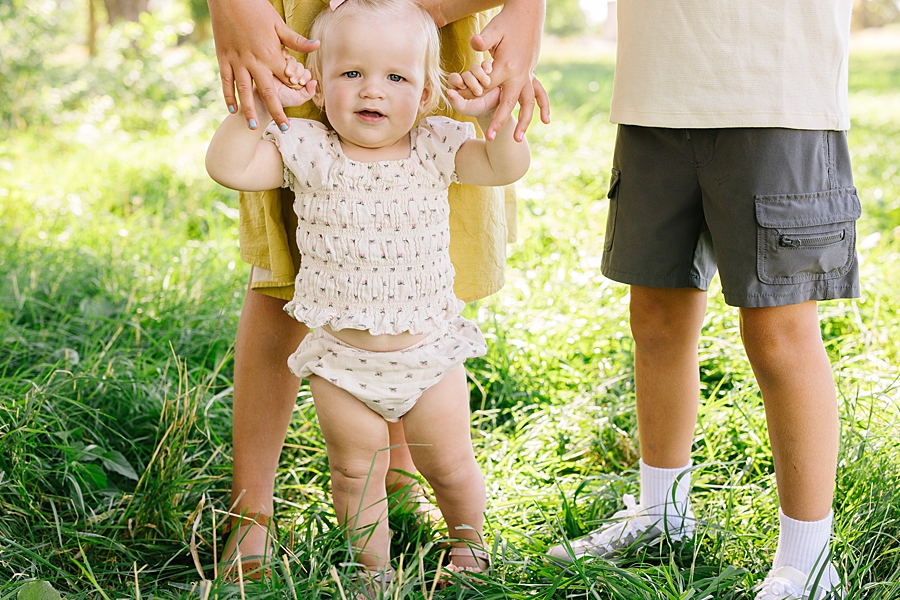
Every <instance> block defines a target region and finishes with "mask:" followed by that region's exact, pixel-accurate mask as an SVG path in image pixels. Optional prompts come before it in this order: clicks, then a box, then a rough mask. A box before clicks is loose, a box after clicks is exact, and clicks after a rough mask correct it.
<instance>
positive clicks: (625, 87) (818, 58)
mask: <svg viewBox="0 0 900 600" xmlns="http://www.w3.org/2000/svg"><path fill="white" fill-rule="evenodd" d="M852 4H853V0H620V1H619V2H618V4H617V14H618V50H617V58H616V74H615V83H614V87H613V98H612V109H611V113H610V120H611V121H612V122H613V123H622V124H629V125H642V126H647V127H675V128H719V127H786V128H790V129H814V130H845V129H849V128H850V115H849V110H848V108H847V57H848V46H849V35H850V13H851V9H852Z"/></svg>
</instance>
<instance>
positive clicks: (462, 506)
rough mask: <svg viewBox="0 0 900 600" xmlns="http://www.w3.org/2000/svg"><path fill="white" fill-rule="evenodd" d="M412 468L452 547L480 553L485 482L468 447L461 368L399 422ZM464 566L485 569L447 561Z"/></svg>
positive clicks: (457, 559) (460, 559) (458, 559)
mask: <svg viewBox="0 0 900 600" xmlns="http://www.w3.org/2000/svg"><path fill="white" fill-rule="evenodd" d="M403 421H404V425H405V430H406V438H407V440H408V441H409V443H410V444H411V446H410V453H411V454H412V457H413V460H415V463H416V466H418V467H419V470H420V471H421V472H422V474H423V475H424V476H425V478H426V479H427V480H428V483H430V484H431V487H432V488H433V489H434V495H435V498H436V499H437V503H438V507H439V508H440V509H441V513H442V514H443V515H444V521H446V523H447V530H448V532H449V535H450V538H451V539H455V540H457V541H455V542H451V544H452V545H453V546H454V547H460V548H466V547H469V546H472V547H474V548H482V547H483V546H484V540H483V527H484V511H485V504H486V500H485V489H484V477H483V476H482V474H481V470H480V469H479V467H478V463H477V462H476V460H475V452H474V450H473V448H472V438H471V428H472V425H471V421H470V415H469V387H468V385H467V383H466V373H465V369H464V368H463V367H458V368H457V369H455V370H454V371H453V372H452V373H448V374H447V375H446V376H444V378H443V379H441V381H440V382H438V383H437V384H435V385H434V386H432V387H430V388H429V389H428V390H426V391H425V393H424V394H422V397H421V398H419V401H418V402H417V403H416V405H415V406H414V407H413V408H412V410H410V411H409V412H408V413H406V415H405V416H404V417H403ZM451 562H452V563H453V564H455V565H457V566H462V567H479V568H484V567H485V566H486V565H485V564H483V563H480V561H479V560H478V559H477V558H476V557H475V556H474V555H472V554H460V555H457V556H453V557H451Z"/></svg>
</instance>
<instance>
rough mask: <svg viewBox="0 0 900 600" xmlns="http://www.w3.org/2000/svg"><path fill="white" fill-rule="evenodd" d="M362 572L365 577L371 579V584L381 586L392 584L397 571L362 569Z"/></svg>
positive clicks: (390, 569)
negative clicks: (375, 583) (374, 583)
mask: <svg viewBox="0 0 900 600" xmlns="http://www.w3.org/2000/svg"><path fill="white" fill-rule="evenodd" d="M362 572H363V573H365V575H366V577H368V578H369V579H371V580H372V581H373V582H377V583H381V584H385V583H390V582H392V581H393V580H394V575H396V574H397V571H396V570H395V569H394V568H393V567H390V568H387V569H384V570H379V569H362Z"/></svg>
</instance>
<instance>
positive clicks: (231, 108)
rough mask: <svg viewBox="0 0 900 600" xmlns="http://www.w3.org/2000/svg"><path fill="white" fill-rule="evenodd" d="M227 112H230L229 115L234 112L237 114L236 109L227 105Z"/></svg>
mask: <svg viewBox="0 0 900 600" xmlns="http://www.w3.org/2000/svg"><path fill="white" fill-rule="evenodd" d="M228 112H230V113H231V114H234V113H235V112H237V109H236V108H235V107H234V105H233V104H229V105H228Z"/></svg>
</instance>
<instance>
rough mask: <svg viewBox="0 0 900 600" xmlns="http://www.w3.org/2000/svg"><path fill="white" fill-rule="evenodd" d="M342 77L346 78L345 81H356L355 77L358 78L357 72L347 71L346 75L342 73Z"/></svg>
mask: <svg viewBox="0 0 900 600" xmlns="http://www.w3.org/2000/svg"><path fill="white" fill-rule="evenodd" d="M344 77H346V78H347V79H356V78H357V77H359V71H347V72H346V73H344Z"/></svg>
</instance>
